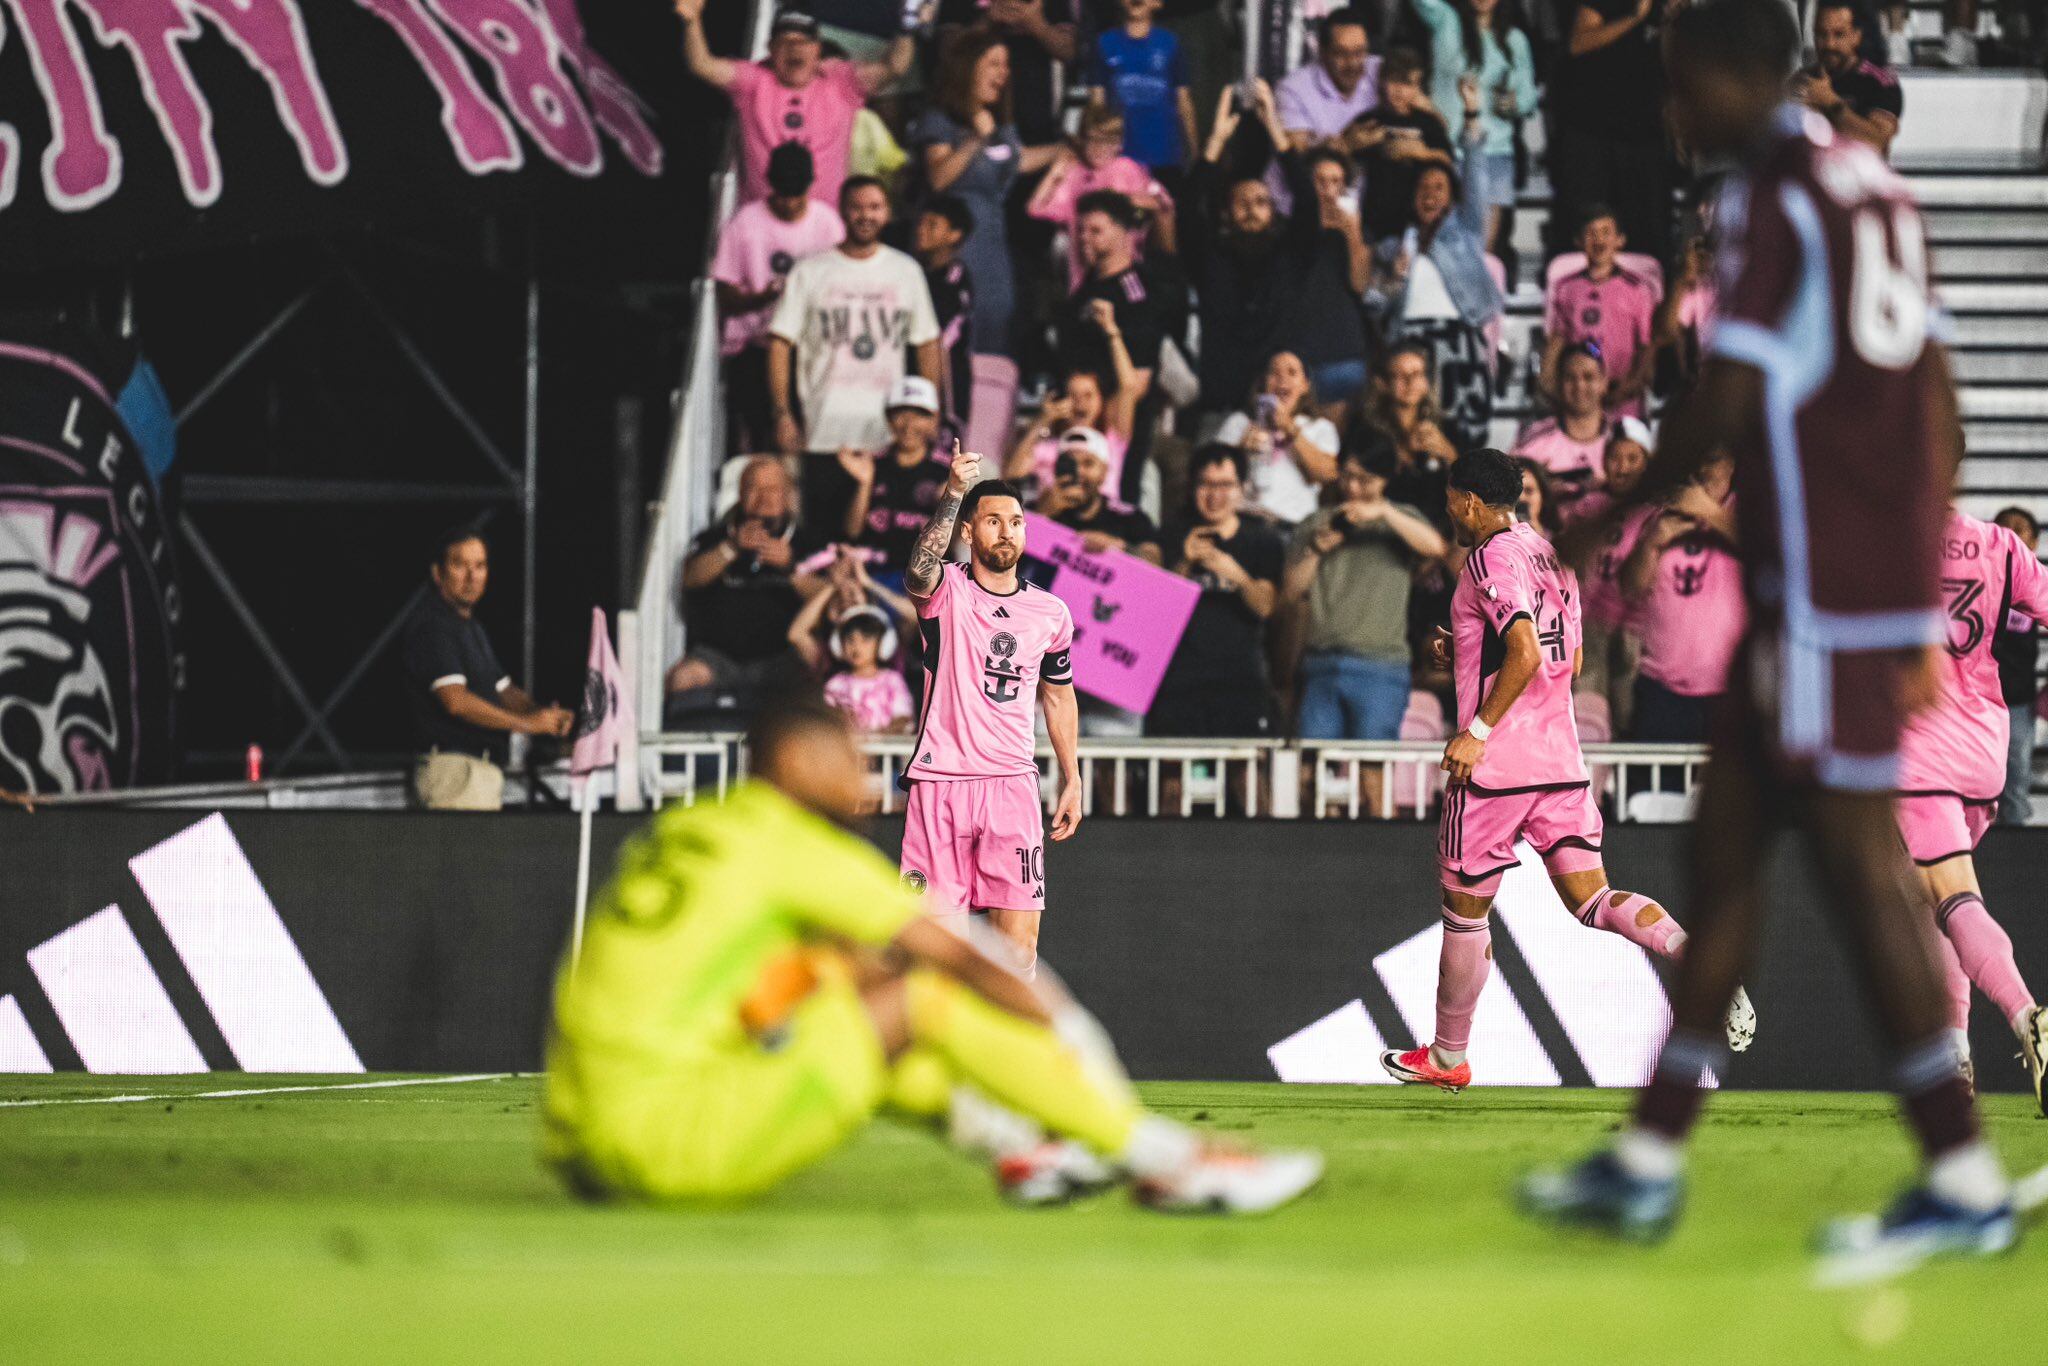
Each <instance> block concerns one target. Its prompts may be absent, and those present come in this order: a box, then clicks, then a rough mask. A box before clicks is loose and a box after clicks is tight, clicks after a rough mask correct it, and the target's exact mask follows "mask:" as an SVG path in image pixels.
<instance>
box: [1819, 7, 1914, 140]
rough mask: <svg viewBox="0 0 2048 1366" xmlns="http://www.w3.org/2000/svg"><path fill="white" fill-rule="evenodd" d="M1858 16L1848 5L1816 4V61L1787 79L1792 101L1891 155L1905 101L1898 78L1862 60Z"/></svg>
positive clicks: (1856, 10)
mask: <svg viewBox="0 0 2048 1366" xmlns="http://www.w3.org/2000/svg"><path fill="white" fill-rule="evenodd" d="M1864 28H1865V25H1864V23H1863V16H1862V11H1861V10H1860V8H1859V7H1858V6H1857V5H1856V4H1855V3H1854V0H1820V5H1819V7H1818V8H1817V9H1815V10H1814V12H1813V50H1814V55H1815V56H1816V57H1817V58H1818V59H1819V60H1817V61H1816V62H1815V63H1814V64H1813V65H1812V66H1810V67H1807V68H1806V69H1805V70H1804V71H1801V72H1800V73H1799V74H1798V75H1796V76H1794V77H1793V78H1792V97H1793V98H1794V99H1796V100H1798V101H1799V102H1800V103H1801V104H1803V105H1805V106H1806V107H1807V108H1809V109H1811V110H1813V111H1814V112H1815V113H1817V114H1819V115H1820V116H1821V117H1822V118H1824V119H1826V120H1827V121H1828V122H1829V123H1831V124H1833V125H1834V126H1835V128H1836V129H1837V130H1838V131H1840V132H1843V133H1846V134H1848V135H1849V136H1850V137H1852V138H1855V139H1857V140H1858V141H1860V142H1867V143H1869V144H1870V145H1871V146H1872V147H1875V148H1876V149H1877V150H1878V152H1879V154H1881V155H1885V156H1889V155H1890V154H1891V146H1892V139H1893V138H1895V137H1897V136H1898V135H1899V115H1900V114H1902V113H1903V112H1904V111H1905V105H1906V97H1905V94H1904V93H1903V92H1902V91H1901V90H1900V89H1899V78H1898V76H1896V75H1895V74H1893V73H1892V72H1891V71H1890V70H1889V69H1887V68H1885V67H1881V66H1878V65H1876V64H1875V63H1873V62H1869V61H1865V60H1864V58H1863V50H1862V49H1863V30H1864Z"/></svg>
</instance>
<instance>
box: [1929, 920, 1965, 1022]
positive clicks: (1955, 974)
mask: <svg viewBox="0 0 2048 1366" xmlns="http://www.w3.org/2000/svg"><path fill="white" fill-rule="evenodd" d="M1934 937H1935V939H1936V940H1937V941H1938V942H1939V943H1940V945H1941V975H1942V978H1943V980H1944V981H1946V982H1947V984H1948V1000H1949V1006H1950V1010H1949V1020H1950V1022H1951V1023H1952V1024H1954V1026H1955V1027H1956V1029H1957V1030H1958V1031H1959V1032H1961V1033H1963V1034H1968V1033H1969V1032H1970V974H1969V973H1967V972H1964V971H1963V960H1962V959H1960V958H1958V957H1956V946H1955V944H1954V942H1953V941H1952V940H1950V939H1949V937H1948V936H1947V935H1946V934H1937V935H1936V936H1934Z"/></svg>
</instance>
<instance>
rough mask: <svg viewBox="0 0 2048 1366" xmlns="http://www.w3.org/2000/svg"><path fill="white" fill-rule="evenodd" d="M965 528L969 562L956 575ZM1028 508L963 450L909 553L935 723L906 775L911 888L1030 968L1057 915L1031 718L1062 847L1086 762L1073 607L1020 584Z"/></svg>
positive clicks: (923, 721) (927, 712)
mask: <svg viewBox="0 0 2048 1366" xmlns="http://www.w3.org/2000/svg"><path fill="white" fill-rule="evenodd" d="M956 522H957V523H958V525H959V526H964V528H965V530H966V540H967V549H968V561H967V563H966V564H964V565H961V564H947V563H945V556H946V554H947V552H948V551H949V550H950V549H951V547H952V544H953V539H954V533H955V530H956ZM1023 554H1024V504H1023V502H1022V500H1021V499H1019V498H1018V497H1017V492H1016V490H1015V489H1013V488H1012V487H1011V486H1009V485H1008V484H1005V483H1002V482H1000V481H998V480H986V481H984V480H983V479H982V478H981V457H980V456H978V455H975V454H973V453H972V452H962V451H961V450H960V449H959V447H958V445H957V444H956V445H955V447H954V454H953V461H952V469H951V472H950V475H949V477H948V479H947V482H946V488H945V491H944V492H943V493H942V494H941V495H940V497H939V505H938V507H937V509H936V510H935V511H934V512H933V514H932V520H931V522H930V524H929V525H927V526H926V527H925V530H924V534H923V535H921V536H919V537H918V542H917V548H916V549H915V550H914V551H912V552H911V557H910V568H909V571H908V572H907V573H906V574H905V575H904V578H903V589H904V591H905V592H906V593H908V594H909V595H910V598H911V601H913V602H915V603H916V604H917V613H918V616H919V618H920V628H921V630H922V633H923V635H924V668H925V687H924V714H923V715H922V716H921V717H919V718H918V725H917V742H916V745H915V747H914V748H913V750H912V752H911V757H910V762H909V763H908V764H906V765H905V766H904V774H903V785H904V786H905V787H907V788H908V790H909V793H910V797H909V800H908V802H907V803H906V804H905V807H904V813H903V814H904V828H903V876H904V877H905V878H906V879H908V880H909V881H910V882H911V883H912V884H914V885H918V886H922V887H925V888H927V889H928V890H929V893H930V896H931V900H932V904H933V906H934V907H935V908H937V909H938V910H939V912H940V913H942V914H944V913H953V914H959V913H965V912H981V913H986V915H987V916H988V919H989V923H990V924H991V925H992V926H993V927H994V928H995V929H996V930H997V931H999V932H1000V933H1001V934H1002V935H1003V936H1004V937H1005V938H1007V939H1008V940H1009V941H1010V942H1011V944H1012V945H1014V946H1015V948H1016V949H1017V951H1018V955H1019V958H1020V960H1021V962H1022V963H1023V964H1024V965H1025V966H1026V967H1029V966H1030V965H1032V964H1033V963H1035V962H1036V959H1037V952H1038V919H1039V913H1040V912H1041V911H1043V910H1044V909H1045V824H1044V809H1043V807H1042V806H1041V804H1040V799H1039V794H1038V759H1037V743H1036V739H1035V736H1034V734H1033V727H1032V720H1033V712H1034V710H1035V709H1036V707H1037V706H1042V707H1043V708H1044V709H1045V729H1046V733H1047V735H1048V736H1049V737H1050V738H1051V740H1052V752H1053V758H1054V760H1055V762H1056V763H1057V764H1058V766H1059V774H1060V793H1059V801H1058V805H1057V806H1056V808H1055V810H1054V812H1053V821H1052V837H1053V839H1054V840H1064V839H1066V838H1068V837H1069V836H1071V835H1072V834H1073V833H1074V831H1075V830H1076V829H1077V828H1078V827H1079V826H1080V824H1081V770H1080V763H1079V761H1078V759H1077V758H1076V757H1075V744H1076V742H1077V740H1078V738H1079V734H1080V710H1079V707H1078V706H1077V704H1076V702H1075V699H1074V670H1073V663H1072V660H1071V658H1070V655H1069V652H1070V651H1071V650H1072V649H1073V644H1074V621H1073V618H1072V617H1071V616H1070V615H1069V614H1068V612H1067V606H1066V604H1065V603H1063V602H1061V601H1060V600H1059V599H1058V598H1056V597H1054V596H1053V595H1052V594H1051V593H1048V592H1046V591H1045V590H1044V589H1042V588H1037V587H1034V586H1033V585H1031V584H1029V583H1026V582H1025V581H1024V580H1023V579H1022V578H1020V577H1018V574H1017V562H1018V561H1019V560H1020V559H1021V558H1022V557H1023Z"/></svg>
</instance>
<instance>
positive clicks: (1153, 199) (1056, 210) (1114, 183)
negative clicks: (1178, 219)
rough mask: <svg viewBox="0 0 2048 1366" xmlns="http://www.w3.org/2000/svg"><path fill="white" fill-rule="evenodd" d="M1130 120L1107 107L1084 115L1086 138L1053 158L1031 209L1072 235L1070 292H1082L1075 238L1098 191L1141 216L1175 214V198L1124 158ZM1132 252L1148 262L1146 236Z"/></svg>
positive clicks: (1135, 237) (1136, 239)
mask: <svg viewBox="0 0 2048 1366" xmlns="http://www.w3.org/2000/svg"><path fill="white" fill-rule="evenodd" d="M1123 145H1124V116H1123V115H1122V114H1120V113H1118V112H1117V111H1116V110H1114V109H1111V108H1109V107H1108V106H1106V105H1101V104H1091V105H1089V106H1088V108H1087V109H1086V110H1085V111H1084V112H1083V113H1082V115H1081V132H1080V135H1079V136H1078V137H1077V138H1075V139H1074V142H1073V144H1072V145H1066V144H1063V145H1062V146H1061V147H1060V149H1059V151H1057V152H1055V153H1054V154H1053V159H1052V167H1051V168H1050V169H1049V170H1047V171H1046V173H1045V178H1044V179H1043V180H1041V181H1039V182H1038V188H1037V189H1036V190H1034V191H1032V193H1031V202H1030V204H1029V205H1027V206H1026V208H1027V211H1028V212H1029V213H1030V214H1031V216H1032V217H1033V218H1038V219H1042V220H1044V221H1045V222H1048V223H1051V224H1054V225H1055V226H1057V227H1058V228H1059V229H1061V230H1062V231H1064V232H1065V233H1066V234H1067V291H1068V292H1069V293H1072V292H1073V291H1074V290H1077V289H1079V288H1080V287H1081V279H1082V269H1081V254H1080V252H1078V251H1076V250H1075V249H1074V244H1073V238H1074V232H1075V227H1076V220H1077V219H1078V217H1079V208H1080V203H1081V200H1082V199H1083V198H1085V197H1086V196H1088V195H1090V194H1093V193H1094V192H1095V191H1097V190H1114V191H1116V192H1117V193H1118V194H1121V195H1123V196H1124V197H1125V198H1126V199H1128V200H1130V201H1131V204H1132V206H1133V207H1135V208H1137V209H1138V210H1139V211H1140V212H1142V213H1146V214H1150V215H1153V216H1154V217H1155V218H1156V217H1157V216H1159V215H1161V214H1171V213H1172V212H1173V199H1172V196H1170V195H1168V194H1167V192H1166V187H1165V186H1163V185H1161V184H1160V183H1159V182H1158V180H1156V179H1154V178H1153V175H1152V172H1151V171H1149V170H1147V169H1146V168H1145V167H1143V166H1141V165H1139V164H1138V163H1137V162H1135V161H1133V160H1131V159H1130V158H1129V157H1127V156H1125V155H1124V154H1123ZM1131 245H1132V249H1133V251H1134V252H1135V253H1136V254H1137V255H1138V256H1139V257H1140V258H1142V257H1143V256H1144V254H1145V253H1144V245H1145V234H1144V232H1143V231H1142V230H1141V231H1139V232H1136V233H1133V234H1132V242H1131Z"/></svg>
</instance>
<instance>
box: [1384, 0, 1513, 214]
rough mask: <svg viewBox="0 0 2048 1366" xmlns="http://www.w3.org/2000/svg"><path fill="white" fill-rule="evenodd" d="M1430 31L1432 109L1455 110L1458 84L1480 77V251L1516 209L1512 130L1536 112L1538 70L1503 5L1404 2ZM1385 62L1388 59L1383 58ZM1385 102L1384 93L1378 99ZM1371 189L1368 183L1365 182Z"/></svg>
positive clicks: (1461, 0)
mask: <svg viewBox="0 0 2048 1366" xmlns="http://www.w3.org/2000/svg"><path fill="white" fill-rule="evenodd" d="M1409 3H1410V4H1411V5H1412V6H1413V7H1414V10H1415V13H1416V15H1417V16H1418V17H1419V18H1420V19H1421V20H1422V22H1423V23H1424V24H1425V25H1426V26H1427V27H1428V29H1429V50H1430V71H1429V98H1430V102H1431V103H1433V104H1434V105H1435V106H1436V107H1437V108H1438V109H1440V110H1441V109H1456V108H1457V107H1458V82H1459V81H1460V80H1462V79H1463V78H1464V76H1465V74H1466V73H1467V72H1470V73H1472V74H1473V75H1474V76H1476V77H1477V78H1478V81H1479V90H1480V96H1481V104H1482V107H1481V109H1480V122H1481V123H1482V124H1483V125H1484V126H1485V128H1486V141H1485V144H1484V145H1483V146H1482V148H1481V149H1480V150H1481V153H1482V154H1483V155H1484V156H1486V157H1487V158H1489V160H1490V165H1489V167H1488V175H1487V186H1488V195H1487V206H1486V245H1487V249H1488V250H1489V251H1493V250H1496V249H1497V247H1498V246H1499V244H1500V220H1501V215H1502V213H1503V212H1505V211H1507V210H1510V209H1513V208H1514V206H1515V127H1516V124H1517V123H1518V122H1519V121H1520V120H1522V119H1524V118H1527V117H1528V116H1530V115H1531V114H1534V113H1535V112H1536V66H1535V62H1534V60H1533V59H1532V57H1531V55H1530V50H1529V35H1528V34H1527V33H1525V32H1523V30H1522V26H1521V24H1520V23H1518V22H1517V21H1516V18H1515V14H1514V6H1513V5H1511V4H1509V3H1507V0H1458V3H1456V4H1453V3H1450V0H1409ZM1387 60H1388V61H1389V63H1391V62H1392V61H1393V54H1391V53H1389V54H1388V57H1387ZM1381 99H1382V101H1383V102H1384V100H1385V96H1384V94H1383V95H1382V96H1381ZM1368 184H1370V182H1368Z"/></svg>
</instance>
